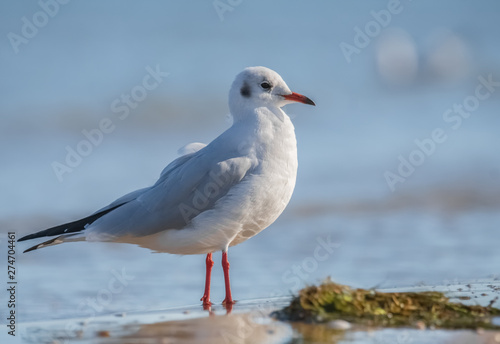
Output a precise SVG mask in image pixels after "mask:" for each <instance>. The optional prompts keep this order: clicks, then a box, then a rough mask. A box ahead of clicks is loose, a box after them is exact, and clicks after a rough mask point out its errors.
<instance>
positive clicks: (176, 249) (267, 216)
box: [135, 108, 298, 254]
mask: <svg viewBox="0 0 500 344" xmlns="http://www.w3.org/2000/svg"><path fill="white" fill-rule="evenodd" d="M277 110H279V111H280V112H279V113H278V116H276V115H275V114H273V113H270V111H269V110H268V109H266V108H264V109H262V110H261V111H260V112H259V113H258V115H257V116H256V117H255V118H253V119H252V120H254V122H253V123H248V124H245V125H246V127H247V128H249V130H248V131H247V133H246V134H245V135H242V136H241V137H239V138H238V139H239V142H240V143H241V145H240V148H239V149H241V155H242V156H244V157H246V158H248V159H249V160H252V161H255V162H256V167H255V169H254V170H253V171H252V173H251V174H249V175H247V176H246V177H245V178H244V179H243V180H242V181H241V182H239V183H238V184H237V185H235V186H233V187H232V188H231V189H230V191H229V192H228V193H227V194H226V195H225V196H224V197H222V198H221V199H220V200H218V201H217V203H216V204H215V206H214V207H213V208H212V209H210V210H206V211H204V212H203V213H201V214H199V215H198V216H196V217H195V218H194V219H193V220H192V221H191V224H190V225H189V226H187V227H185V228H183V229H179V230H166V231H164V232H161V233H157V234H155V235H151V236H148V237H143V238H136V240H135V243H137V244H139V245H141V246H144V247H148V248H150V249H153V250H157V251H162V252H169V253H174V254H201V253H208V252H213V251H218V250H224V249H227V247H229V246H234V245H236V244H239V243H241V242H243V241H245V240H247V239H249V238H251V237H253V236H254V235H256V234H257V233H259V232H260V231H262V230H263V229H265V228H266V227H268V226H269V225H270V224H272V223H273V222H274V221H275V220H276V219H277V218H278V216H279V215H280V214H281V213H282V212H283V210H284V209H285V207H286V206H287V204H288V202H289V201H290V198H291V196H292V193H293V189H294V187H295V180H296V176H297V166H298V162H297V142H296V139H295V131H294V127H293V124H292V122H291V121H290V119H289V118H288V116H286V114H285V113H284V112H282V110H281V109H277ZM230 130H231V129H230ZM245 136H246V137H245Z"/></svg>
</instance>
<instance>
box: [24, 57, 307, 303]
mask: <svg viewBox="0 0 500 344" xmlns="http://www.w3.org/2000/svg"><path fill="white" fill-rule="evenodd" d="M292 102H300V103H304V104H310V105H315V104H314V102H313V101H312V100H310V99H309V98H307V97H305V96H303V95H300V94H298V93H294V92H292V91H290V89H289V88H288V86H287V85H286V83H285V82H284V81H283V79H282V78H281V76H280V75H279V74H278V73H276V72H275V71H273V70H271V69H269V68H265V67H249V68H246V69H244V70H243V71H242V72H241V73H240V74H238V75H237V76H236V79H235V80H234V82H233V84H232V86H231V90H230V91H229V109H230V111H231V114H232V116H233V119H234V121H233V125H232V126H231V127H230V128H229V129H227V130H226V131H225V132H223V133H222V134H221V135H220V136H219V137H217V138H216V139H215V140H213V141H212V142H211V143H210V144H208V145H205V144H201V143H192V144H189V145H187V146H186V147H185V148H184V153H185V155H182V156H181V157H179V158H177V159H176V160H174V161H173V162H171V163H170V164H169V165H168V166H167V167H165V169H164V170H163V171H162V173H161V175H160V178H159V179H158V181H157V182H156V183H155V184H154V185H153V186H150V187H147V188H144V189H140V190H136V191H133V192H131V193H129V194H127V195H125V196H123V197H121V198H119V199H117V200H116V201H114V202H112V203H111V204H109V205H108V206H106V207H104V208H102V209H100V210H98V211H97V212H95V213H94V214H92V215H90V216H88V217H85V218H83V219H80V220H77V221H74V222H70V223H66V224H63V225H60V226H56V227H53V228H49V229H46V230H43V231H40V232H37V233H34V234H31V235H27V236H25V237H23V238H21V239H19V241H24V240H29V239H34V238H40V237H50V236H56V237H55V238H52V239H51V240H48V241H45V242H43V243H41V244H38V245H36V246H33V247H31V248H29V249H27V250H26V251H25V252H28V251H33V250H36V249H39V248H42V247H46V246H50V245H56V244H61V243H64V242H74V241H105V242H118V243H130V244H136V245H139V246H142V247H145V248H149V249H151V250H154V251H157V252H167V253H173V254H206V255H207V258H206V280H205V292H204V294H203V297H202V298H201V301H203V305H204V306H209V305H211V302H210V276H211V271H212V266H213V264H214V262H213V260H212V253H213V252H215V251H222V267H223V270H224V281H225V289H226V297H225V299H224V301H223V304H225V305H226V306H227V305H232V304H233V303H234V301H233V298H232V296H231V288H230V283H229V262H228V259H227V252H228V248H229V247H230V246H234V245H237V244H239V243H241V242H243V241H245V240H247V239H249V238H251V237H253V236H254V235H256V234H257V233H259V232H260V231H262V230H263V229H264V228H266V227H268V226H269V225H270V224H272V223H273V222H274V221H275V220H276V219H277V218H278V216H279V215H280V214H281V213H282V212H283V210H284V209H285V207H286V206H287V204H288V202H289V201H290V198H291V196H292V192H293V189H294V187H295V179H296V176H297V166H298V162H297V142H296V139H295V131H294V127H293V124H292V122H291V120H290V118H289V117H288V116H287V115H286V113H285V112H284V111H283V110H281V107H282V106H284V105H286V104H289V103H292Z"/></svg>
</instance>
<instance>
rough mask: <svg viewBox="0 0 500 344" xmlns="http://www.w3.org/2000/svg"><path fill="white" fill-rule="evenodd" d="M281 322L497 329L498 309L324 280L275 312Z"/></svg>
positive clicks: (429, 294)
mask: <svg viewBox="0 0 500 344" xmlns="http://www.w3.org/2000/svg"><path fill="white" fill-rule="evenodd" d="M276 315H277V316H278V317H279V318H281V319H287V320H291V321H305V322H326V321H330V320H335V319H343V320H347V321H349V322H351V323H355V324H360V325H366V326H382V327H403V326H412V327H414V326H417V327H420V326H421V325H419V324H422V323H423V324H425V326H427V327H435V328H446V329H476V328H485V329H498V328H500V326H496V325H494V324H492V322H491V319H492V318H493V317H495V316H498V315H500V309H497V308H494V307H492V306H491V305H488V306H486V307H484V306H479V305H473V306H468V305H464V304H461V303H454V302H450V301H449V299H448V298H447V297H446V296H445V294H443V293H441V292H436V291H427V292H396V293H384V292H378V291H375V290H366V289H352V288H350V287H348V286H345V285H341V284H337V283H334V282H333V281H331V280H330V279H327V280H326V281H325V282H323V283H322V284H321V285H319V286H310V287H306V288H304V289H302V290H301V291H300V292H299V294H298V296H296V297H294V298H293V300H292V302H291V303H290V305H289V306H288V307H286V308H284V309H283V310H281V311H279V312H277V313H276Z"/></svg>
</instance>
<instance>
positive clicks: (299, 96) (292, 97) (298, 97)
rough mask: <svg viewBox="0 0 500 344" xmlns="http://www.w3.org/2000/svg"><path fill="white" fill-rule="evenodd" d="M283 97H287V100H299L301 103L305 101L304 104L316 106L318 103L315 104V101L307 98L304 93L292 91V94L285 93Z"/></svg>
mask: <svg viewBox="0 0 500 344" xmlns="http://www.w3.org/2000/svg"><path fill="white" fill-rule="evenodd" d="M283 98H285V99H286V100H291V101H294V102H299V103H304V104H309V105H313V106H316V104H314V102H313V101H312V100H311V99H309V98H307V97H306V96H303V95H302V94H298V93H295V92H292V93H291V94H284V95H283Z"/></svg>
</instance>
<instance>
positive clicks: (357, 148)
mask: <svg viewBox="0 0 500 344" xmlns="http://www.w3.org/2000/svg"><path fill="white" fill-rule="evenodd" d="M235 3H236V2H235ZM0 6H5V7H8V8H6V9H4V10H1V11H0V17H1V19H2V20H0V31H1V32H2V33H3V34H4V37H5V36H6V34H7V33H8V32H11V31H12V32H18V31H19V30H20V27H21V25H22V22H21V20H20V18H23V17H24V16H28V17H30V16H31V15H32V14H33V13H35V12H36V11H38V10H39V5H38V4H37V3H34V2H33V3H27V2H16V3H12V4H9V5H5V4H2V5H0ZM339 6H341V7H339ZM386 6H387V2H386V1H381V2H377V3H371V2H370V3H368V2H367V3H365V4H360V3H352V4H351V3H347V2H346V3H345V4H343V5H339V4H338V3H334V2H322V3H316V4H315V5H314V6H309V7H304V6H296V7H294V6H286V9H285V8H284V6H283V5H282V4H281V3H279V2H276V3H267V2H266V3H264V2H259V1H254V2H251V3H250V2H242V3H241V6H238V7H237V8H235V9H234V11H231V12H228V13H227V17H226V20H224V21H219V19H218V17H217V15H216V13H215V11H214V9H213V6H212V3H211V2H205V3H204V4H203V5H199V6H192V5H191V4H188V3H187V2H175V3H166V2H160V1H157V2H154V1H152V2H150V3H149V4H148V5H147V6H146V5H143V4H139V3H137V4H128V6H123V5H122V4H120V5H118V4H117V3H114V2H108V3H102V4H98V3H97V2H95V3H94V2H90V1H88V2H71V3H70V4H68V5H66V6H65V7H61V9H60V14H59V15H58V16H56V17H55V18H53V20H51V22H50V23H49V24H48V25H47V26H46V27H44V28H43V30H40V32H39V33H38V34H37V36H36V37H34V38H33V39H32V40H30V42H29V44H28V45H26V46H22V50H21V51H20V52H19V53H18V54H16V53H14V52H13V51H12V47H11V46H10V45H9V42H8V40H7V39H4V40H2V41H1V42H0V48H1V54H0V59H1V61H2V63H1V64H0V68H2V76H3V77H2V78H1V79H0V90H1V91H2V94H3V101H2V103H1V104H0V115H1V116H0V117H1V125H0V147H1V149H0V162H1V168H0V189H1V191H2V192H1V195H0V235H1V236H0V257H5V253H6V245H5V243H6V240H5V233H6V232H8V231H15V232H16V233H17V236H18V237H21V235H23V234H27V233H29V232H33V231H36V230H40V229H43V228H46V227H49V226H54V225H57V224H59V223H63V222H67V221H71V220H74V219H76V218H79V217H83V216H86V215H88V214H89V213H91V212H93V211H95V210H96V209H98V208H100V207H102V206H104V205H106V204H108V203H109V202H111V201H113V200H114V199H116V198H117V197H119V196H121V195H123V194H125V193H127V192H129V191H131V190H134V189H137V188H141V187H144V186H148V185H151V184H152V183H153V182H154V181H155V179H156V178H157V177H158V175H159V173H160V171H161V170H162V168H163V167H164V166H165V165H166V164H167V163H168V162H169V161H171V160H172V159H174V158H175V157H176V151H177V149H178V148H179V147H181V146H183V145H185V144H187V143H189V142H193V141H199V142H209V141H211V140H212V139H213V138H214V137H216V136H217V135H218V134H220V132H221V131H223V130H224V129H225V128H227V126H228V125H229V124H228V122H227V120H226V113H227V112H228V109H227V106H226V95H227V90H228V88H229V86H230V84H231V81H232V78H233V76H234V74H235V73H237V72H238V71H239V70H240V69H242V68H243V67H245V66H248V65H255V64H264V65H268V66H269V67H271V68H274V69H276V70H277V71H278V72H280V73H281V74H282V75H283V77H284V79H285V80H286V81H287V82H288V84H289V86H290V87H291V88H292V89H293V90H294V91H297V92H301V93H304V94H305V95H307V96H309V97H311V98H312V99H314V101H315V102H316V103H317V106H316V107H315V108H313V107H306V106H300V105H295V106H287V107H286V111H287V113H288V114H290V116H291V117H292V120H293V122H294V125H295V126H296V134H297V139H298V150H299V175H298V179H297V186H296V190H295V193H294V196H293V198H292V201H291V203H290V205H289V207H288V208H287V210H286V211H285V213H284V214H283V215H282V216H281V217H280V218H279V219H278V220H277V221H276V223H275V224H273V225H272V226H271V227H270V228H268V229H266V230H265V231H263V232H262V233H261V234H259V235H258V236H257V237H255V238H253V239H252V240H249V241H248V242H245V243H243V244H241V245H239V246H237V247H234V248H232V249H231V250H230V261H231V276H232V286H233V295H234V296H235V298H236V299H237V300H240V305H244V304H247V303H245V302H247V301H248V303H250V304H253V303H254V302H256V303H257V304H260V302H264V301H255V300H269V299H272V298H273V297H281V296H285V297H287V296H289V295H291V294H293V293H294V292H296V291H297V290H298V289H299V288H301V287H303V286H304V285H306V284H312V283H317V282H320V281H321V280H322V279H323V278H325V277H326V276H331V277H332V279H333V280H335V281H337V282H340V283H344V284H349V285H352V286H354V287H364V288H370V287H374V286H378V287H382V288H391V287H396V288H401V287H415V286H419V285H423V286H424V288H426V287H427V286H429V287H430V288H432V287H437V286H444V287H449V288H450V289H451V290H452V292H457V291H458V290H456V289H458V288H464V286H466V285H467V284H473V285H474V283H475V282H477V283H478V285H480V286H484V285H486V286H487V285H488V284H490V283H492V282H494V281H495V280H496V278H497V277H498V276H499V274H500V271H499V264H498V263H499V262H500V253H499V252H500V250H498V245H497V243H498V242H499V239H500V231H499V230H498V228H499V226H500V211H499V210H500V159H499V155H498V147H499V146H500V136H499V135H498V127H499V125H500V117H499V116H498V109H499V105H500V97H499V94H500V93H499V92H498V91H495V92H494V93H493V94H492V95H491V96H490V97H489V98H488V99H485V100H484V101H481V103H480V106H479V107H478V108H477V110H475V111H473V112H472V113H471V114H470V116H468V117H467V118H464V119H463V121H462V122H461V125H460V126H459V127H456V128H454V127H453V126H451V123H449V122H446V121H444V120H443V113H444V112H445V111H446V110H447V109H449V108H451V107H453V106H454V104H457V103H463V102H464V101H465V99H467V97H469V96H470V95H471V94H473V92H474V90H475V88H476V87H477V84H478V77H479V76H487V75H493V78H494V80H497V79H498V78H499V76H498V70H499V65H498V61H500V49H499V47H500V46H499V45H498V44H492V42H497V39H498V37H497V36H498V34H497V33H498V31H499V21H498V18H497V13H498V3H495V2H482V3H467V2H460V3H457V2H455V1H451V0H448V1H443V2H441V3H440V4H439V5H435V4H434V3H431V2H428V3H426V2H403V7H404V8H405V9H404V11H402V12H401V13H400V14H398V16H394V18H393V21H392V22H391V24H390V29H391V28H392V29H401V30H403V31H404V32H406V33H407V34H408V36H409V37H410V42H412V44H413V45H414V48H415V54H416V61H417V62H418V70H417V73H416V75H415V78H414V80H412V82H411V83H410V84H408V85H399V86H397V85H396V86H394V85H392V86H391V85H388V84H387V83H386V81H384V79H383V78H382V77H381V76H380V75H379V73H378V72H377V69H376V64H377V42H378V40H377V39H374V40H373V42H372V43H371V44H370V45H369V46H368V47H367V48H366V49H364V50H363V51H362V52H361V53H360V54H359V55H356V56H354V57H355V59H353V61H352V63H347V62H346V61H345V58H344V56H342V53H341V50H340V49H339V48H338V47H339V43H341V42H343V41H348V42H351V41H352V38H353V35H354V31H353V28H354V27H356V26H363V24H364V23H366V22H367V20H371V14H370V13H371V11H373V10H376V11H379V10H382V9H384V8H385V7H386ZM263 8H265V9H266V10H265V11H263V10H262V9H263ZM450 8H452V9H453V11H450ZM255 18H258V19H259V23H261V24H259V25H255ZM124 23H126V25H124ZM283 32H288V34H289V35H290V37H294V39H283ZM443 35H444V36H443ZM446 35H449V36H446ZM440 37H441V38H442V37H451V38H452V41H451V43H452V45H451V48H453V47H455V48H456V47H457V46H456V45H453V44H456V43H457V42H458V43H457V44H458V48H459V51H458V53H460V52H463V53H464V56H465V61H466V62H465V65H464V68H460V73H462V71H463V72H464V73H465V74H464V75H461V76H459V77H457V79H453V78H451V79H447V78H446V77H444V76H443V75H442V74H440V72H443V71H442V70H433V69H432V65H431V62H432V59H433V58H435V57H436V56H437V57H439V56H443V55H444V56H445V57H444V58H445V60H446V56H447V54H449V55H448V57H447V58H448V59H449V60H450V61H451V62H453V61H455V62H456V60H454V59H453V57H455V56H457V55H459V54H456V53H457V51H455V50H453V49H452V50H451V52H450V51H446V49H445V50H439V48H440V46H439V44H437V43H436V42H437V41H439V39H440ZM299 42H300V44H299ZM449 47H450V46H448V48H449ZM461 49H463V50H461ZM440 54H443V55H440ZM156 64H159V65H160V66H161V68H162V70H165V71H168V72H170V73H171V74H170V75H169V76H168V78H167V79H166V80H165V82H164V83H162V84H161V85H160V87H158V88H157V89H155V90H154V91H152V92H151V93H149V94H148V96H147V99H146V100H145V101H144V102H143V103H141V104H140V106H139V107H138V108H137V109H136V110H135V111H133V112H132V113H131V115H130V117H129V118H127V120H123V121H122V120H119V119H117V118H116V116H115V115H116V114H113V113H112V112H110V104H111V103H112V102H113V101H114V100H115V99H116V97H119V96H120V94H122V93H124V92H130V89H131V88H132V87H134V86H135V85H137V82H138V80H141V78H142V77H143V76H144V68H145V67H146V66H154V65H156ZM447 65H449V66H451V67H453V66H452V63H449V64H448V63H447ZM444 69H445V70H444V71H445V72H446V71H447V70H448V69H447V68H444ZM193 95H195V96H193ZM113 116H115V117H113ZM102 118H111V119H112V120H113V123H115V124H116V130H115V131H114V132H113V133H110V134H108V135H105V137H104V138H103V141H102V142H101V143H100V144H99V145H97V146H96V147H94V148H93V149H92V152H91V154H89V155H88V156H85V157H84V158H83V159H82V162H81V163H80V164H78V166H76V167H75V168H74V169H73V170H72V172H71V173H68V174H65V175H64V178H62V180H59V179H58V178H57V176H56V174H55V173H54V170H53V168H52V164H53V162H54V161H58V162H63V161H64V160H65V158H66V154H67V150H66V149H67V147H68V146H69V147H70V148H71V147H72V148H75V147H76V146H77V145H78V143H79V142H81V141H82V139H85V137H84V136H83V134H82V130H91V129H93V128H96V126H97V125H98V123H99V121H100V120H101V119H102ZM437 128H441V129H442V130H443V131H444V133H445V135H446V136H447V139H446V141H445V142H443V143H442V144H437V145H436V147H435V149H434V150H433V152H432V153H430V154H428V155H425V157H424V158H425V161H422V162H421V163H419V164H418V166H415V169H414V171H413V172H412V173H410V175H409V176H408V177H405V178H404V181H403V182H400V183H397V184H396V185H395V188H394V190H391V187H390V185H388V183H387V181H386V178H385V177H384V173H385V172H386V171H391V172H394V173H395V172H396V171H397V170H398V167H399V164H400V157H402V158H404V159H407V160H408V159H409V157H410V155H411V154H412V152H414V151H415V150H418V149H419V147H418V145H417V144H416V143H415V140H419V142H422V141H423V140H426V139H428V138H429V137H430V135H431V133H432V132H433V130H435V129H437ZM29 245H31V242H28V243H19V244H18V246H17V252H18V253H17V255H16V260H17V263H16V264H17V265H16V266H17V277H18V283H19V284H18V286H17V288H18V289H17V295H16V297H17V301H18V314H17V316H18V320H19V323H20V324H21V326H20V330H21V331H27V328H28V324H35V325H33V326H34V328H35V330H37V331H42V332H43V333H45V334H48V336H49V337H48V338H51V336H52V335H53V334H54V331H58V330H60V329H61V324H62V323H63V322H64V321H65V320H66V319H87V318H89V317H92V318H95V319H99V321H101V320H102V321H103V322H105V324H106V326H107V324H111V325H112V326H113V327H117V328H118V330H117V331H118V332H120V333H121V332H123V333H121V334H122V335H126V334H125V332H126V331H125V330H123V329H121V326H125V324H126V323H128V321H129V320H131V318H132V317H130V318H129V317H125V318H124V319H125V320H124V322H122V321H118V320H117V318H116V317H115V316H114V315H113V314H115V313H119V314H122V313H127V314H135V315H136V318H134V319H135V320H134V321H137V322H138V323H139V325H140V324H146V323H153V322H157V321H162V320H173V319H176V320H185V319H186V318H188V317H192V316H193V317H206V314H205V313H203V312H201V311H199V308H200V307H199V305H198V304H199V301H198V300H199V298H200V297H201V294H202V291H203V290H202V289H203V283H204V257H202V256H185V257H180V256H172V255H167V254H152V253H150V252H148V251H147V250H144V249H141V248H137V247H134V246H127V245H116V244H87V243H76V244H67V245H66V244H65V245H60V246H56V247H51V248H47V249H43V250H40V251H36V252H32V253H29V254H21V253H20V252H21V251H22V250H24V249H26V248H27V247H29ZM215 259H216V260H220V253H219V254H216V255H215ZM0 267H5V261H2V262H0ZM221 270H222V269H221V268H220V264H219V263H218V262H217V264H216V266H215V269H214V276H213V282H212V283H213V285H212V289H213V291H212V296H213V299H214V301H217V302H220V301H221V300H222V299H223V297H224V291H223V287H224V286H223V277H222V271H221ZM117 275H118V276H120V278H121V279H120V278H119V277H117ZM0 276H2V277H0V281H3V279H5V278H7V276H6V275H5V274H0ZM457 285H458V286H460V287H453V286H457ZM465 288H466V287H465ZM477 288H478V290H481V293H483V292H484V293H486V294H488V296H486V297H485V298H486V299H487V298H488V297H489V294H491V292H490V291H489V288H488V287H485V288H483V287H477ZM0 290H2V291H1V292H0V296H2V300H3V299H4V298H5V296H6V294H5V292H6V291H5V290H4V288H3V287H2V288H0ZM475 296H477V295H476V294H474V295H471V297H472V300H471V301H472V302H473V301H476V299H475ZM486 299H484V300H483V299H481V302H486V301H487V300H486ZM186 305H189V306H186ZM496 305H498V303H497V304H496ZM175 307H178V308H176V309H175V310H173V311H165V310H170V309H172V308H175ZM253 308H254V306H248V307H242V308H240V309H239V311H241V312H242V313H245V312H250V311H251V310H252V309H253ZM6 310H7V309H6V307H4V306H1V307H0V315H1V318H2V319H4V318H5V316H4V315H5V312H6ZM154 310H158V311H159V312H160V313H161V314H164V313H166V314H167V315H164V318H158V317H156V318H155V316H156V313H154ZM181 310H182V311H181ZM184 310H189V312H190V313H189V314H190V315H186V314H183V313H182V312H183V311H184ZM163 311H165V312H163ZM152 312H153V313H154V314H152ZM162 312H163V313H162ZM235 312H238V307H236V309H235ZM162 316H163V315H162ZM110 319H111V320H110ZM120 319H121V318H120ZM2 321H3V320H2ZM75 321H76V320H75ZM0 323H2V322H0ZM30 326H31V325H30ZM99 326H100V325H99ZM106 326H104V329H106V328H105V327H106ZM186 326H190V325H186ZM283 326H285V327H287V328H288V330H289V331H292V333H295V334H296V335H297V336H298V337H295V335H294V334H292V335H291V336H292V337H290V336H289V335H288V334H287V335H285V340H288V341H291V342H294V343H295V342H299V343H300V342H301V340H302V339H301V338H302V337H301V336H306V334H298V333H302V332H301V331H302V330H303V331H308V330H307V329H305V328H304V329H298V328H297V327H295V326H289V325H283ZM280 328H282V329H283V327H280ZM44 331H45V332H44ZM154 331H156V329H154ZM405 331H406V330H405ZM405 331H403V332H402V331H400V330H383V331H377V332H376V334H374V335H372V334H371V332H369V331H358V332H356V333H349V334H347V335H345V336H344V335H342V340H345V341H347V342H355V343H364V342H369V343H373V342H376V343H377V342H380V343H385V342H402V343H408V342H411V343H418V342H422V343H425V342H429V341H433V342H436V341H437V340H438V339H437V338H439V340H441V339H442V340H443V341H450V340H452V339H451V338H455V336H459V337H460V338H461V339H457V340H456V341H458V342H460V340H461V341H463V342H473V340H475V339H478V338H473V339H470V338H469V337H468V336H471V334H470V333H467V334H463V333H445V332H442V331H439V332H419V331H415V330H408V333H410V338H411V340H406V339H405V340H403V341H401V340H399V339H401V338H399V336H400V335H401V336H405V333H407V332H405ZM25 333H26V332H25ZM0 335H4V332H2V331H0ZM462 335H464V336H465V337H463V338H462V337H461V336H462ZM328 336H329V337H328V338H330V333H329V332H328ZM35 337H36V332H35ZM304 338H305V337H304ZM398 338H399V339H398ZM430 338H432V339H430ZM464 338H465V339H464ZM93 339H95V335H94V334H93V332H92V331H90V334H89V337H86V339H85V340H89V341H92V340H93ZM403 339H404V338H403ZM482 339H484V338H482ZM454 340H455V339H453V341H454ZM478 340H479V339H478ZM488 340H489V339H488ZM81 341H83V339H82V340H81ZM102 341H105V339H102ZM304 341H305V342H307V341H308V340H307V339H304ZM3 342H4V341H2V343H3Z"/></svg>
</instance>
